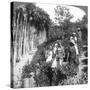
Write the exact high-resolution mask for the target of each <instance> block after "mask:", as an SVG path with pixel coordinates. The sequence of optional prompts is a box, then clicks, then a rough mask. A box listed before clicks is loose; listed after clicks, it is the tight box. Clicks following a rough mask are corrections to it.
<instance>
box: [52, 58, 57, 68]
mask: <svg viewBox="0 0 90 90" xmlns="http://www.w3.org/2000/svg"><path fill="white" fill-rule="evenodd" d="M51 67H52V68H57V61H56V58H55V60H54V61H53V63H52V66H51Z"/></svg>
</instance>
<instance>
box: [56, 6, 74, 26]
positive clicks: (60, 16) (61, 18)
mask: <svg viewBox="0 0 90 90" xmlns="http://www.w3.org/2000/svg"><path fill="white" fill-rule="evenodd" d="M55 15H56V17H55V20H56V22H57V23H58V24H59V25H60V26H62V27H63V28H64V27H67V26H68V24H69V23H70V20H71V19H72V18H73V15H71V13H70V11H69V9H68V8H66V7H64V6H60V5H58V6H57V7H56V8H55Z"/></svg>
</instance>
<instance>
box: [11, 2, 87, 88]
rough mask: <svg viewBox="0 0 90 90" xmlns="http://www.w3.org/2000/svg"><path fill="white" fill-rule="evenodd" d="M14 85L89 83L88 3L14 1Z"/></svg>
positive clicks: (12, 27) (17, 86)
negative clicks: (83, 4) (66, 3)
mask: <svg viewBox="0 0 90 90" xmlns="http://www.w3.org/2000/svg"><path fill="white" fill-rule="evenodd" d="M10 9H11V10H10V13H11V15H10V20H11V24H10V25H11V30H10V68H11V81H10V83H11V88H34V87H49V86H66V85H81V84H88V6H82V5H65V4H60V3H58V4H50V3H49V4H48V3H30V2H11V3H10Z"/></svg>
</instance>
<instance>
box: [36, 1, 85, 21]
mask: <svg viewBox="0 0 90 90" xmlns="http://www.w3.org/2000/svg"><path fill="white" fill-rule="evenodd" d="M36 6H38V7H40V8H43V9H44V10H45V11H46V12H47V13H48V14H49V15H50V18H51V19H52V20H53V21H54V22H55V11H54V8H55V7H56V6H57V5H56V4H40V3H37V4H36ZM61 6H65V7H67V8H69V11H70V13H71V14H72V15H73V16H74V17H73V18H72V19H71V22H75V21H77V20H78V19H80V20H82V17H83V16H84V15H85V14H86V13H85V12H84V11H83V10H82V9H80V8H78V7H74V6H69V5H61Z"/></svg>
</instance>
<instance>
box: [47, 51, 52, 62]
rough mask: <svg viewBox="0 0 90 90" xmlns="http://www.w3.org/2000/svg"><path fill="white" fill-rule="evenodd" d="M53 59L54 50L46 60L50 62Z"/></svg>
mask: <svg viewBox="0 0 90 90" xmlns="http://www.w3.org/2000/svg"><path fill="white" fill-rule="evenodd" d="M51 60H52V51H50V52H49V56H48V58H47V59H46V62H50V61H51Z"/></svg>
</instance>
